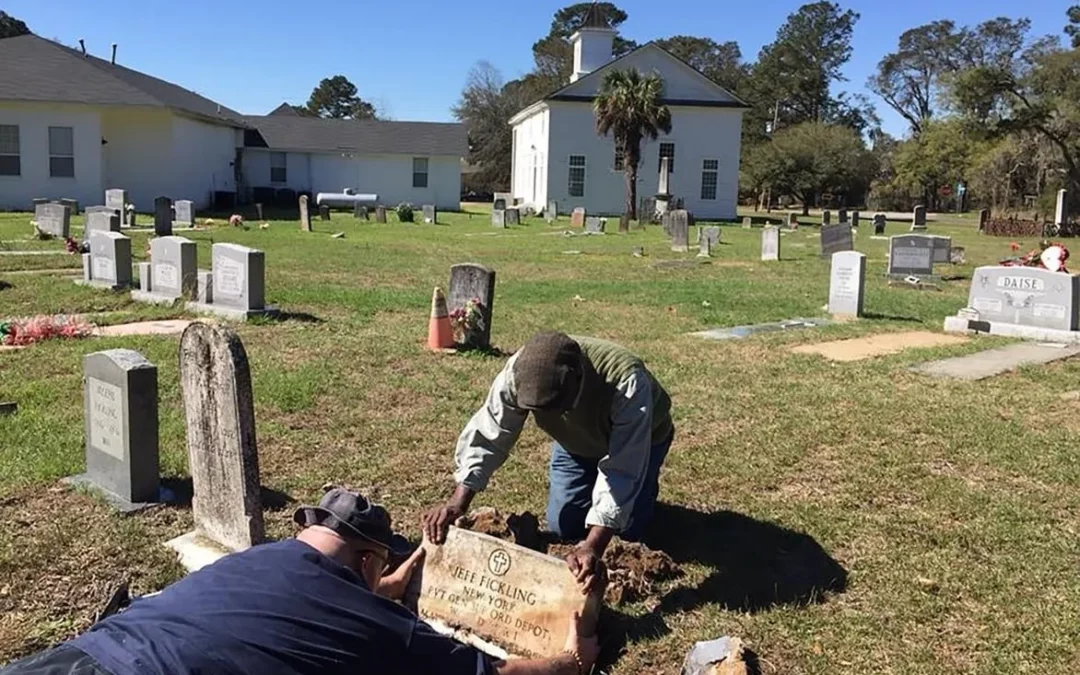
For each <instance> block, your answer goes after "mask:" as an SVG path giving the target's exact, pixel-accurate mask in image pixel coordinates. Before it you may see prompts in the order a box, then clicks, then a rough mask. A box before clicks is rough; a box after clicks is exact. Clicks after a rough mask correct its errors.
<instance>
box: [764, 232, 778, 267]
mask: <svg viewBox="0 0 1080 675" xmlns="http://www.w3.org/2000/svg"><path fill="white" fill-rule="evenodd" d="M761 259H762V260H764V261H773V260H780V228H777V227H773V226H772V225H769V226H767V227H766V228H765V229H764V230H762V231H761Z"/></svg>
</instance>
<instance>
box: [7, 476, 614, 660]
mask: <svg viewBox="0 0 1080 675" xmlns="http://www.w3.org/2000/svg"><path fill="white" fill-rule="evenodd" d="M294 519H295V520H296V522H297V523H298V524H299V525H300V526H301V527H303V529H302V530H301V531H300V533H299V534H298V535H297V536H296V538H295V539H289V540H286V541H279V542H276V543H273V544H263V545H261V546H255V547H254V548H251V549H248V550H247V551H243V552H241V553H234V554H232V555H229V556H226V557H225V558H222V559H221V560H219V561H218V562H216V563H214V564H213V565H210V566H208V567H205V568H203V569H202V570H199V571H198V572H195V573H193V574H191V575H190V576H188V577H186V578H184V579H182V580H181V581H179V582H177V583H175V584H173V585H172V586H169V587H168V588H166V589H165V590H164V591H162V592H161V593H160V594H158V595H156V596H153V597H149V598H145V599H141V600H137V601H135V602H134V603H133V604H132V606H131V607H130V608H129V609H127V610H126V611H124V612H122V613H120V614H117V615H115V616H112V617H109V618H108V619H105V620H104V621H101V622H100V623H98V624H97V625H95V626H94V627H93V628H91V629H90V630H89V631H87V632H86V633H84V634H83V635H82V636H80V637H78V638H76V639H75V640H72V641H71V642H68V643H65V644H63V645H60V646H59V647H56V648H54V649H51V650H49V651H46V652H42V653H40V654H38V655H36V656H31V657H29V658H27V659H24V660H22V661H19V662H16V663H13V664H11V665H9V666H8V667H7V668H5V669H3V670H0V673H2V675H67V674H70V675H147V674H157V675H188V674H191V675H195V674H196V673H199V674H202V673H214V674H215V675H231V674H236V675H250V674H252V673H258V674H259V675H276V674H280V675H315V674H320V675H322V674H327V673H341V674H342V675H344V674H346V673H348V674H349V675H355V674H356V673H372V674H375V673H386V674H387V675H390V674H397V673H449V674H454V673H462V674H465V673H468V674H469V675H480V674H483V675H490V674H492V673H499V674H502V675H583V674H584V673H587V672H589V670H591V668H592V666H593V663H594V662H595V660H596V655H597V650H598V649H597V643H596V638H595V637H583V636H581V635H579V634H578V628H579V627H580V626H579V624H580V621H579V618H578V617H574V618H575V620H574V621H573V622H572V628H571V631H570V635H569V636H567V641H566V650H567V651H566V653H565V654H563V655H562V656H559V657H555V658H551V659H543V660H535V661H513V662H495V661H493V660H492V659H491V658H489V657H488V656H486V655H484V654H482V653H480V652H478V651H477V650H475V649H473V648H472V647H467V646H465V645H462V644H460V643H458V642H455V641H454V640H452V639H450V638H448V637H444V636H442V635H439V634H438V633H436V632H435V631H433V630H432V629H431V627H430V626H428V625H427V624H425V623H423V622H422V621H420V620H419V619H417V617H416V616H415V615H414V614H412V613H411V612H409V611H408V610H407V609H405V608H404V607H402V606H401V605H399V604H397V603H396V602H394V600H399V599H400V598H401V597H402V595H403V594H404V592H405V587H406V586H407V585H408V583H409V579H410V578H411V577H412V574H413V571H414V570H415V569H416V566H417V565H418V564H420V561H421V559H422V557H423V549H417V550H416V551H415V552H414V553H412V555H410V556H409V557H408V559H407V560H406V561H405V562H404V563H403V564H402V565H401V566H400V567H399V568H398V569H397V570H396V571H395V572H393V573H392V574H385V571H386V569H387V559H388V558H389V556H390V555H391V554H400V555H405V554H407V553H408V550H407V546H408V542H406V541H405V540H404V539H403V538H402V537H401V536H400V535H395V534H394V533H393V531H392V530H391V528H390V516H389V514H388V513H387V512H386V510H385V509H383V508H382V507H381V506H378V505H376V504H371V503H369V502H368V501H367V500H366V499H364V497H362V496H360V495H359V494H356V493H353V492H349V491H347V490H343V489H340V488H338V489H334V490H331V491H329V492H327V493H326V495H325V496H324V497H323V499H322V501H321V502H320V504H319V506H317V507H303V508H300V509H299V510H297V512H296V515H295V516H294Z"/></svg>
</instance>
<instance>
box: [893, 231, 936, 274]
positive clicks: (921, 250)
mask: <svg viewBox="0 0 1080 675" xmlns="http://www.w3.org/2000/svg"><path fill="white" fill-rule="evenodd" d="M934 262H935V260H934V241H933V239H932V238H930V237H929V236H927V235H925V234H899V235H894V236H892V237H889V268H888V274H889V276H891V277H903V278H906V277H919V278H922V277H929V276H933V274H934Z"/></svg>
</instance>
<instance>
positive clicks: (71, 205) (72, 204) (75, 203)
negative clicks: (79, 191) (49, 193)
mask: <svg viewBox="0 0 1080 675" xmlns="http://www.w3.org/2000/svg"><path fill="white" fill-rule="evenodd" d="M60 203H61V204H63V205H64V206H66V207H68V210H69V211H71V215H73V216H77V215H79V200H78V199H69V198H67V197H62V198H61V199H60Z"/></svg>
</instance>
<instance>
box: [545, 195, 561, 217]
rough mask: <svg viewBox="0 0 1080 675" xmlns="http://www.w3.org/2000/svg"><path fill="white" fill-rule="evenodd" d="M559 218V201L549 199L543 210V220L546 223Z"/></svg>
mask: <svg viewBox="0 0 1080 675" xmlns="http://www.w3.org/2000/svg"><path fill="white" fill-rule="evenodd" d="M558 219H559V202H557V201H555V200H554V199H551V200H549V201H548V203H547V209H545V210H544V220H545V221H547V222H548V223H554V222H555V221H556V220H558Z"/></svg>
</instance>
